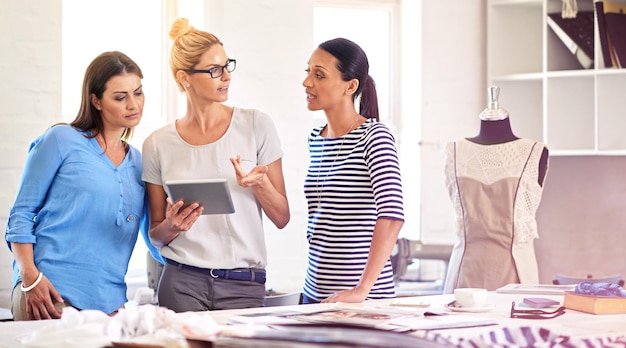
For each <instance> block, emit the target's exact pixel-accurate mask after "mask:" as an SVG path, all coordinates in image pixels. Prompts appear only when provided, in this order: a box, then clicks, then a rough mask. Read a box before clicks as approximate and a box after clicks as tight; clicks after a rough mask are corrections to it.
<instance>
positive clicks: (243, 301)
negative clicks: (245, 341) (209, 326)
mask: <svg viewBox="0 0 626 348" xmlns="http://www.w3.org/2000/svg"><path fill="white" fill-rule="evenodd" d="M157 298H158V301H159V306H162V307H166V308H168V309H171V310H173V311H174V312H179V313H180V312H189V311H192V312H200V311H209V310H218V309H239V308H254V307H263V301H264V299H265V285H264V284H260V283H257V282H253V281H243V280H231V279H222V278H212V277H211V276H210V275H208V274H204V273H202V272H197V271H193V270H188V269H184V268H182V267H180V266H175V265H171V264H169V263H166V264H165V267H164V268H163V274H162V275H161V280H160V281H159V286H158V288H157Z"/></svg>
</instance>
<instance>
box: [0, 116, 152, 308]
mask: <svg viewBox="0 0 626 348" xmlns="http://www.w3.org/2000/svg"><path fill="white" fill-rule="evenodd" d="M88 135H90V132H81V131H78V130H76V129H75V128H73V127H71V126H69V125H58V126H54V127H52V128H50V129H49V130H47V131H46V132H45V133H44V134H43V135H41V136H40V137H39V138H37V139H36V140H35V141H34V142H33V143H32V144H31V146H30V150H29V154H28V158H27V160H26V164H25V167H24V171H23V174H22V181H21V183H20V185H19V188H18V192H17V197H16V200H15V204H14V205H13V208H12V209H11V212H10V215H9V219H8V223H7V231H6V237H5V239H6V242H7V244H8V245H9V248H11V244H10V243H12V242H15V243H23V244H28V243H32V244H33V251H34V258H35V265H36V266H37V268H38V269H39V270H40V271H41V272H43V274H44V275H45V276H46V277H47V278H48V279H49V280H50V281H51V282H52V284H53V285H54V287H55V288H56V289H57V291H58V292H59V293H60V294H61V296H62V297H63V298H64V299H65V300H66V301H68V302H69V303H70V304H71V305H72V306H75V307H77V308H80V309H98V310H101V311H103V312H105V313H111V312H113V311H115V310H117V309H118V308H119V307H121V306H122V305H123V304H124V303H125V302H126V301H127V298H126V283H125V280H124V277H125V275H126V271H127V268H128V262H129V260H130V256H131V253H132V252H133V248H134V246H135V242H136V241H137V235H138V231H139V230H140V229H141V231H142V233H143V234H144V239H145V240H146V241H148V239H147V233H148V226H149V225H148V224H149V219H148V211H147V208H146V207H147V205H146V198H145V184H144V183H143V181H142V180H141V153H140V152H139V151H138V150H137V149H135V148H133V147H132V146H131V147H130V149H129V151H128V153H127V154H126V157H125V158H124V161H123V162H122V163H121V164H120V165H119V166H117V167H115V166H114V165H113V163H112V162H111V161H110V160H109V158H108V157H107V156H106V155H105V154H104V151H103V149H102V148H101V147H100V145H99V144H98V142H97V141H96V139H95V138H88V137H87V136H88ZM147 244H148V246H149V248H150V251H151V252H152V254H153V256H155V257H156V258H159V256H158V252H157V251H156V249H155V248H154V247H153V246H152V245H151V244H150V243H149V242H147ZM19 281H21V279H20V275H19V269H18V266H17V264H16V262H13V286H12V287H14V286H15V285H16V284H17V282H19Z"/></svg>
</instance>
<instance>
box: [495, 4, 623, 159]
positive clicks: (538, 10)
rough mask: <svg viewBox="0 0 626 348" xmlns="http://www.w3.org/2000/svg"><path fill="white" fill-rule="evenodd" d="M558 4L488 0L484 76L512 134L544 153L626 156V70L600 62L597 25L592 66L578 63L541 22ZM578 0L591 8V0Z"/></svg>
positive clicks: (588, 8)
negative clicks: (493, 88)
mask: <svg viewBox="0 0 626 348" xmlns="http://www.w3.org/2000/svg"><path fill="white" fill-rule="evenodd" d="M612 1H615V2H622V3H626V0H612ZM562 5H563V2H562V0H508V1H507V0H493V1H489V2H488V9H487V15H488V21H487V74H488V76H487V81H489V83H490V84H492V85H497V86H499V87H500V105H501V106H502V107H503V108H505V109H506V110H507V111H509V114H510V117H511V124H512V126H513V127H514V131H515V132H516V134H517V135H518V136H522V137H527V138H531V139H535V140H539V141H542V142H544V143H545V144H546V145H547V146H548V148H549V149H550V153H551V155H557V156H572V155H611V156H623V155H626V136H624V135H623V129H626V117H625V116H626V104H624V103H623V102H622V99H623V98H624V96H623V95H624V92H623V91H626V69H619V68H604V67H603V64H601V63H602V62H601V59H602V57H601V49H600V47H599V46H598V45H599V39H598V33H597V23H594V25H595V28H596V29H595V30H596V32H595V33H594V34H595V38H596V39H595V46H596V47H595V49H594V53H595V56H596V57H595V62H594V66H593V67H592V68H590V69H585V68H583V67H582V65H581V64H580V63H579V62H578V60H577V59H576V57H575V56H574V55H573V54H572V53H571V51H569V50H568V48H567V47H566V46H565V44H563V42H562V41H561V40H560V39H559V38H558V36H557V35H556V34H555V33H554V31H553V30H552V29H551V28H549V26H548V24H547V20H546V18H547V14H548V13H553V12H557V11H561V8H562ZM578 6H579V11H591V10H593V8H594V5H593V0H589V1H578ZM594 19H595V17H594ZM599 60H600V61H599Z"/></svg>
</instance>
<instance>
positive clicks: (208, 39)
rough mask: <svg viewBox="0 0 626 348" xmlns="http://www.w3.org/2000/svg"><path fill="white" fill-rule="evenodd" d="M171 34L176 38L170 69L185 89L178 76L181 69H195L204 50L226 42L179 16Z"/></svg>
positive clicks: (178, 85) (175, 79)
mask: <svg viewBox="0 0 626 348" xmlns="http://www.w3.org/2000/svg"><path fill="white" fill-rule="evenodd" d="M169 35H170V39H172V40H174V44H173V45H172V49H171V50H170V69H171V70H172V75H174V81H176V86H177V87H178V89H179V90H180V91H183V90H184V88H183V85H182V84H181V83H180V82H179V81H178V79H177V78H176V73H177V72H178V71H179V70H190V69H193V68H194V67H195V66H196V64H198V62H200V56H202V54H204V52H206V51H207V50H209V49H210V48H211V47H213V45H216V44H219V45H222V46H224V44H223V43H222V42H221V41H220V39H218V38H217V37H216V36H215V35H213V34H211V33H209V32H206V31H203V30H198V29H196V28H194V27H193V26H191V25H190V24H189V20H188V19H187V18H177V19H176V20H175V21H174V23H172V28H171V29H170V33H169Z"/></svg>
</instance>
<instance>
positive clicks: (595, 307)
mask: <svg viewBox="0 0 626 348" xmlns="http://www.w3.org/2000/svg"><path fill="white" fill-rule="evenodd" d="M563 306H564V307H565V308H569V309H573V310H577V311H581V312H585V313H591V314H623V313H626V297H613V296H594V295H587V294H577V293H575V292H573V291H568V292H566V293H565V297H564V300H563Z"/></svg>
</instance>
